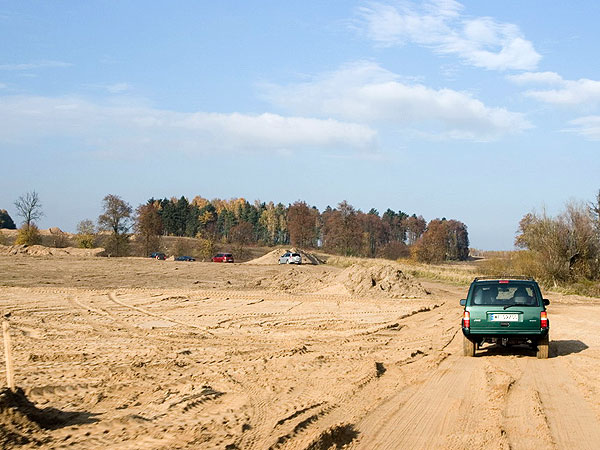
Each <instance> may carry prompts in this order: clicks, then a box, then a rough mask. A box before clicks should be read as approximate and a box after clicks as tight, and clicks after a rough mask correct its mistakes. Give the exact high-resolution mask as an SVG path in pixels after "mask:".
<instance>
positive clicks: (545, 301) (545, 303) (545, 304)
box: [544, 298, 550, 306]
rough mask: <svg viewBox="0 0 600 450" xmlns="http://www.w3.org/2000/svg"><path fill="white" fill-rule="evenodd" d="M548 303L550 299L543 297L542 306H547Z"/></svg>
mask: <svg viewBox="0 0 600 450" xmlns="http://www.w3.org/2000/svg"><path fill="white" fill-rule="evenodd" d="M549 304H550V300H548V299H547V298H545V299H544V306H548V305H549Z"/></svg>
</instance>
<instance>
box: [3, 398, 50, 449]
mask: <svg viewBox="0 0 600 450" xmlns="http://www.w3.org/2000/svg"><path fill="white" fill-rule="evenodd" d="M52 425H53V423H52V417H50V416H47V415H46V414H45V412H44V411H43V410H40V409H38V408H36V406H35V405H34V404H33V403H31V402H30V401H29V400H28V399H27V397H25V394H24V393H23V390H22V389H20V388H17V390H16V391H15V392H13V391H11V390H10V389H8V388H4V389H2V390H1V391H0V447H1V448H11V447H13V446H18V445H23V444H27V443H31V442H32V441H33V442H34V443H40V441H39V440H38V439H35V438H33V437H32V436H33V435H34V434H39V433H40V431H41V429H42V428H51V426H52Z"/></svg>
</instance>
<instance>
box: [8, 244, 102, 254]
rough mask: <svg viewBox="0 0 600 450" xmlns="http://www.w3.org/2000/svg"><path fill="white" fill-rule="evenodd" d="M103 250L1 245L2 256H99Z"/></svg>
mask: <svg viewBox="0 0 600 450" xmlns="http://www.w3.org/2000/svg"><path fill="white" fill-rule="evenodd" d="M102 252H104V249H103V248H75V247H65V248H54V247H44V246H43V245H0V255H7V256H10V255H31V256H99V255H100V254H101V253H102Z"/></svg>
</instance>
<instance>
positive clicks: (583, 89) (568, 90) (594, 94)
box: [507, 72, 600, 105]
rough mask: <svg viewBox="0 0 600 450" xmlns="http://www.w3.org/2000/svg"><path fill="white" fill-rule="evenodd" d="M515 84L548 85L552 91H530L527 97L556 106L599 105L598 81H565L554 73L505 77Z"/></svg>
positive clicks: (526, 93)
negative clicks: (551, 87) (551, 86)
mask: <svg viewBox="0 0 600 450" xmlns="http://www.w3.org/2000/svg"><path fill="white" fill-rule="evenodd" d="M507 78H508V79H509V80H510V81H513V82H514V83H517V84H529V83H534V84H550V85H555V86H556V87H555V88H554V89H532V90H529V91H526V92H525V95H526V96H527V97H531V98H534V99H536V100H538V101H540V102H545V103H553V104H556V105H580V104H597V103H600V81H596V80H589V79H587V78H581V79H579V80H565V79H563V78H562V77H561V76H560V75H558V74H557V73H555V72H528V73H523V74H520V75H512V76H509V77H507Z"/></svg>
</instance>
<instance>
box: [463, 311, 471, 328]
mask: <svg viewBox="0 0 600 450" xmlns="http://www.w3.org/2000/svg"><path fill="white" fill-rule="evenodd" d="M463 327H464V328H471V313H469V311H465V313H464V315H463Z"/></svg>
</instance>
